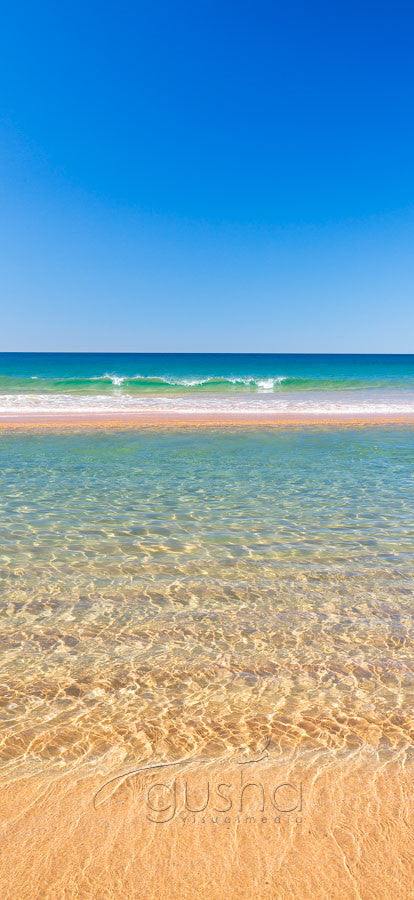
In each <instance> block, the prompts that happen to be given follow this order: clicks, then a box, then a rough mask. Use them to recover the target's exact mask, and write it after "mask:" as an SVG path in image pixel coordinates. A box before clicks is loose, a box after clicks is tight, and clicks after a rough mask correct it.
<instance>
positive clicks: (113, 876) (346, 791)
mask: <svg viewBox="0 0 414 900" xmlns="http://www.w3.org/2000/svg"><path fill="white" fill-rule="evenodd" d="M403 756H404V754H403ZM242 769H243V771H241V770H242ZM123 771H124V770H122V769H121V770H120V773H122V772H123ZM411 774H412V773H411ZM109 777H110V776H108V775H107V776H106V778H105V775H104V774H103V773H101V774H100V775H97V774H95V775H90V774H84V775H82V773H78V774H77V775H76V774H75V773H72V774H70V773H69V774H68V773H66V774H64V775H63V776H61V777H57V776H55V777H54V778H48V777H46V776H43V777H42V776H36V777H30V776H28V777H25V778H23V779H22V780H21V781H18V782H17V783H16V782H15V781H13V782H11V783H10V784H9V785H3V788H2V790H1V792H0V800H1V807H2V822H3V829H2V832H3V834H2V848H1V859H2V862H1V870H0V885H1V895H2V897H4V898H9V897H10V898H11V897H12V896H15V897H16V896H18V897H20V898H22V900H26V898H27V900H28V898H35V897H36V898H38V897H39V898H40V897H42V898H56V897H62V898H63V897H71V898H98V897H99V898H127V897H145V898H146V900H149V898H165V900H167V898H168V900H172V898H174V900H175V898H177V900H178V898H191V897H194V896H197V897H199V898H209V900H215V898H217V900H219V898H220V900H221V898H223V897H231V898H235V897H238V898H246V900H247V898H250V897H252V896H254V897H258V898H263V900H264V898H273V897H278V898H288V897H292V898H293V897H295V898H296V897H297V898H299V897H300V898H311V897H313V898H321V900H322V898H326V897H332V898H341V900H348V898H349V900H354V898H364V900H368V898H375V900H387V898H392V897H400V898H408V897H410V896H412V888H413V883H412V870H411V867H410V856H411V847H412V845H411V838H412V835H410V828H409V817H410V812H412V810H410V804H411V802H412V800H411V798H412V786H413V785H412V777H410V775H409V770H407V769H406V768H405V767H404V765H403V761H402V758H400V759H399V760H398V761H397V762H396V761H395V760H394V762H393V763H391V762H388V763H387V762H386V761H384V762H383V763H382V765H376V766H375V767H374V768H373V769H372V770H371V771H370V770H369V769H366V767H365V766H364V765H363V764H361V762H358V757H357V758H356V760H355V759H352V757H351V758H350V759H348V760H345V761H342V762H339V761H336V762H335V761H334V760H332V764H331V765H330V766H324V767H322V768H318V766H317V765H309V764H304V763H302V764H301V763H300V762H299V761H297V762H296V764H293V765H291V766H290V767H289V768H288V769H287V768H286V764H281V763H280V762H275V763H271V762H270V761H269V760H264V761H261V762H258V763H254V764H245V765H234V764H233V765H228V764H227V765H226V764H224V763H222V764H221V765H219V766H218V765H217V764H216V765H211V764H210V765H205V766H198V767H197V765H193V766H190V768H189V769H185V768H184V767H180V766H178V767H175V769H174V768H173V769H169V770H168V768H167V769H163V770H161V771H160V770H159V769H155V770H153V771H147V772H141V773H139V774H137V775H131V776H129V777H127V778H121V779H119V780H117V781H115V782H112V783H111V784H109V785H107V787H106V788H104V790H103V791H101V793H99V794H98V795H97V796H96V792H97V791H98V790H99V788H101V787H102V785H105V782H106V780H107V779H108V778H109ZM230 803H231V806H230ZM193 810H199V811H196V812H193ZM10 872H13V878H12V879H10Z"/></svg>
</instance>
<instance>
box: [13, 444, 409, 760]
mask: <svg viewBox="0 0 414 900" xmlns="http://www.w3.org/2000/svg"><path fill="white" fill-rule="evenodd" d="M413 436H414V432H413V429H411V428H408V427H407V428H394V429H391V428H388V429H386V428H372V429H365V430H362V429H346V430H340V429H330V430H323V429H317V428H310V429H308V430H306V429H305V430H300V429H292V430H286V431H277V432H275V431H273V432H272V431H266V430H250V431H249V430H244V431H237V432H232V431H226V432H222V431H221V432H220V431H214V430H211V431H205V432H201V433H200V432H199V433H197V432H185V433H180V432H177V431H168V430H165V431H157V432H141V433H140V432H139V431H135V432H128V431H119V432H117V431H95V432H93V431H90V432H83V433H79V432H76V431H74V432H70V433H62V432H59V431H55V432H47V433H41V432H38V433H21V434H12V433H7V432H3V434H2V435H1V438H0V515H1V519H0V521H1V542H0V546H1V555H0V589H1V598H2V599H1V607H0V608H1V618H2V635H3V637H2V659H3V677H2V679H1V695H0V704H1V711H2V719H1V737H2V760H3V763H4V764H5V765H6V766H9V767H12V768H13V769H14V768H15V767H16V766H17V767H18V766H19V765H20V764H22V765H23V764H24V766H26V770H27V766H28V765H29V766H33V767H34V768H35V769H36V771H37V768H36V767H38V769H39V771H43V768H42V767H44V766H45V765H46V764H47V765H52V766H55V765H61V764H69V763H70V764H72V763H73V762H74V761H79V760H82V761H88V762H89V761H90V762H93V761H95V762H96V761H97V760H102V759H106V758H108V759H109V758H111V759H112V756H111V754H113V753H114V752H116V754H117V756H116V759H117V761H118V762H119V761H122V760H127V759H128V760H135V761H136V759H141V758H146V759H148V758H152V757H153V756H154V755H155V756H161V757H162V758H174V757H176V758H178V757H180V755H181V754H183V753H201V754H204V755H206V756H217V755H220V754H222V755H225V754H226V753H229V752H234V750H235V748H238V747H240V746H248V747H252V748H254V747H258V746H262V745H263V743H264V741H265V740H267V739H268V738H270V739H271V740H272V742H273V745H274V746H275V747H276V748H279V749H280V751H281V752H284V751H285V750H288V749H289V748H290V747H292V746H294V747H301V746H302V747H304V748H308V749H312V748H313V749H315V748H316V749H318V750H319V751H321V752H325V751H328V750H329V751H332V750H333V751H335V752H337V753H341V752H344V751H349V750H352V751H353V750H355V749H358V748H359V747H363V746H369V747H370V748H371V749H372V750H373V752H376V753H378V754H379V755H383V756H384V755H385V757H386V758H387V755H389V754H392V753H394V752H401V751H402V750H404V748H407V747H408V745H409V722H410V716H411V712H412V708H413V706H412V704H413V699H414V697H413V685H414V663H413V659H414V653H413V650H414V646H413V643H414V641H413V629H412V608H413V607H412V603H413V567H412V563H413V551H414V525H413V523H414V491H413V463H414V441H413Z"/></svg>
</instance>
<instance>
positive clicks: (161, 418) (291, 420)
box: [0, 411, 414, 429]
mask: <svg viewBox="0 0 414 900" xmlns="http://www.w3.org/2000/svg"><path fill="white" fill-rule="evenodd" d="M304 425H306V426H308V425H325V426H330V425H344V426H355V425H414V415H410V414H404V415H401V414H397V413H391V412H390V413H387V415H378V414H365V413H361V414H352V415H343V414H340V413H338V414H336V415H334V414H331V413H329V415H321V414H317V415H309V414H308V413H303V414H297V413H295V414H287V413H283V414H280V413H266V414H264V415H258V414H255V413H250V412H249V413H246V414H243V415H240V414H237V413H236V412H234V413H222V412H220V413H217V412H212V413H199V412H197V413H187V412H180V413H176V412H175V413H172V414H169V413H165V412H159V411H157V412H145V413H139V412H137V413H122V412H117V413H112V412H111V413H101V412H99V413H92V414H91V413H70V414H68V413H60V414H57V413H55V414H53V413H52V414H51V413H48V414H41V413H36V412H34V413H27V414H18V415H14V416H13V415H5V416H1V418H0V429H1V428H8V429H9V428H16V429H20V428H57V427H62V428H73V427H78V426H79V427H84V428H102V427H106V428H143V427H153V428H158V427H168V426H169V427H171V428H200V427H201V428H203V427H213V428H219V427H226V426H231V427H246V426H247V427H259V426H266V427H277V426H281V427H287V426H296V427H298V426H304Z"/></svg>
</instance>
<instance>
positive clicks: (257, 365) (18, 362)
mask: <svg viewBox="0 0 414 900" xmlns="http://www.w3.org/2000/svg"><path fill="white" fill-rule="evenodd" d="M33 411H37V412H40V413H47V412H49V413H51V412H53V413H59V412H62V413H65V412H67V413H70V412H83V413H88V412H113V411H127V412H135V411H137V412H145V411H152V412H154V411H155V412H156V411H170V412H175V411H186V412H191V413H196V412H199V411H200V412H203V411H207V412H208V411H209V412H227V413H228V412H231V411H237V412H238V413H243V412H253V413H259V414H260V413H261V412H263V413H268V412H269V411H271V412H280V413H296V412H303V411H306V412H309V413H315V414H318V413H321V412H322V413H325V414H329V413H338V412H339V413H340V412H343V413H347V414H352V413H354V414H358V413H367V412H368V413H369V412H372V413H377V414H382V413H383V414H386V413H387V412H388V411H392V412H394V413H399V414H406V413H411V414H412V413H413V412H414V356H413V355H410V356H397V355H396V356H393V355H333V354H326V355H318V354H191V353H188V354H162V353H155V354H151V353H149V354H146V353H2V354H0V417H1V415H2V414H3V415H5V414H7V413H8V414H10V413H12V414H14V413H16V414H17V413H19V412H20V413H27V412H33Z"/></svg>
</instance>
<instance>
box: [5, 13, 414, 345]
mask: <svg viewBox="0 0 414 900" xmlns="http://www.w3.org/2000/svg"><path fill="white" fill-rule="evenodd" d="M413 24H414V11H413V7H412V5H411V4H409V3H399V2H396V3H393V4H391V3H387V4H383V3H375V4H374V3H365V2H360V3H352V2H350V3H349V2H348V3H346V4H345V3H341V2H339V3H318V2H313V3H309V2H308V3H296V2H291V3H289V4H286V3H283V4H282V3H278V2H275V3H264V2H255V3H245V2H239V3H226V2H221V3H212V2H207V3H206V2H203V3H199V4H190V3H183V2H180V0H177V2H174V3H172V2H171V3H170V2H160V3H153V4H149V3H145V4H144V3H139V2H138V3H130V2H128V3H126V2H121V3H117V4H115V3H105V2H101V3H99V4H98V3H95V2H90V3H88V4H81V3H78V2H76V0H75V2H71V3H65V2H63V3H60V4H52V3H41V2H40V3H36V4H35V3H30V4H29V3H20V4H19V5H18V8H14V9H12V7H11V5H10V6H9V7H8V9H7V10H6V12H5V13H4V16H3V27H2V34H1V38H0V60H1V61H0V72H1V83H2V88H1V121H0V137H1V145H0V165H1V198H0V199H1V207H0V264H1V271H2V275H1V288H0V289H1V296H2V327H1V341H0V349H2V350H118V351H121V350H129V351H132V350H137V351H145V350H148V351H156V350H160V351H168V350H170V351H186V350H188V351H197V350H200V351H208V350H212V351H213V350H216V351H226V350H227V351H249V350H252V351H275V352H283V351H285V352H300V351H314V352H318V351H321V352H329V351H331V352H335V351H337V352H346V351H350V352H352V351H358V352H364V351H367V352H386V351H390V352H410V351H412V350H413V343H412V334H413V326H414V302H413V299H414V298H413V287H414V253H413V238H414V204H413V188H414V177H413V159H414V146H413V145H414V117H413V87H414V60H413V57H414V55H413V53H412V46H413V36H414V35H413Z"/></svg>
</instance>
